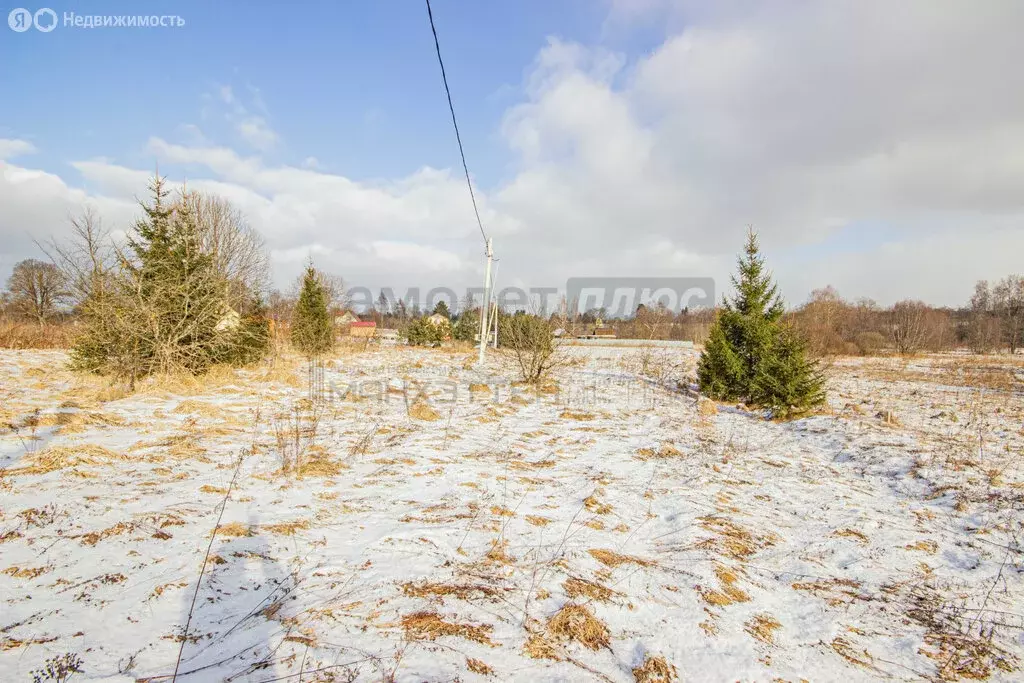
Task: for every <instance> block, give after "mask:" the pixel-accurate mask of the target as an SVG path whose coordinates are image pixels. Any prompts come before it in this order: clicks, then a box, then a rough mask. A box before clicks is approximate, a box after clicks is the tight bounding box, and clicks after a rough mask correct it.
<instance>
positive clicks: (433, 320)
mask: <svg viewBox="0 0 1024 683" xmlns="http://www.w3.org/2000/svg"><path fill="white" fill-rule="evenodd" d="M427 321H428V322H429V323H430V324H431V325H451V324H452V321H451V320H449V319H448V318H447V316H443V315H441V314H440V313H434V314H433V315H429V316H427Z"/></svg>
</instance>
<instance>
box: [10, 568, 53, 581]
mask: <svg viewBox="0 0 1024 683" xmlns="http://www.w3.org/2000/svg"><path fill="white" fill-rule="evenodd" d="M48 571H50V568H49V567H17V566H14V567H8V568H7V569H5V570H3V571H2V572H0V574H6V575H7V576H12V577H14V578H15V579H34V578H36V577H37V576H40V575H42V574H45V573H46V572H48Z"/></svg>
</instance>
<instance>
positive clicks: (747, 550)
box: [700, 515, 775, 560]
mask: <svg viewBox="0 0 1024 683" xmlns="http://www.w3.org/2000/svg"><path fill="white" fill-rule="evenodd" d="M700 523H701V526H702V527H704V528H705V529H707V530H708V531H712V532H714V533H715V534H716V535H717V537H716V538H713V539H709V540H708V541H705V542H704V543H703V544H702V545H704V546H712V547H717V548H718V549H719V550H721V551H722V552H724V553H725V554H726V555H728V556H730V557H733V558H735V559H738V560H744V559H747V558H749V557H750V556H751V555H753V554H754V553H756V552H757V551H758V550H760V549H761V548H763V547H767V546H770V545H773V544H774V543H775V537H774V536H772V535H771V534H767V535H765V536H761V537H755V536H754V535H753V534H752V533H751V532H750V531H748V530H747V529H744V528H743V527H742V526H740V525H739V524H737V523H736V522H733V521H732V520H730V519H728V518H726V517H720V516H715V515H708V516H705V517H701V518H700Z"/></svg>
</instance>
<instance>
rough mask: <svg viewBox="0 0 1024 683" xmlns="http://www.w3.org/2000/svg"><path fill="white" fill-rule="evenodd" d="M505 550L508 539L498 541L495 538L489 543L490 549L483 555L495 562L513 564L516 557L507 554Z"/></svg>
mask: <svg viewBox="0 0 1024 683" xmlns="http://www.w3.org/2000/svg"><path fill="white" fill-rule="evenodd" d="M507 550H508V541H498V540H497V539H496V540H495V541H494V542H493V543H491V549H490V550H488V551H487V554H486V555H485V556H484V557H485V558H486V559H487V560H488V561H490V562H493V563H495V564H515V561H516V558H514V557H512V556H511V555H509V554H508V552H507Z"/></svg>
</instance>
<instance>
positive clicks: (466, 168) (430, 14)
mask: <svg viewBox="0 0 1024 683" xmlns="http://www.w3.org/2000/svg"><path fill="white" fill-rule="evenodd" d="M427 16H428V17H430V30H431V32H433V34H434V48H435V49H436V50H437V63H438V64H440V65H441V80H442V81H444V92H445V94H446V95H448V110H449V111H450V112H451V113H452V126H454V127H455V139H456V141H458V143H459V156H460V157H462V170H463V171H465V172H466V187H468V188H469V198H470V199H471V200H472V201H473V213H474V214H475V215H476V224H477V227H479V228H480V234H481V235H483V237H484V242H487V233H485V232H484V224H483V223H482V222H480V211H479V210H478V209H477V208H476V195H474V194H473V183H472V182H470V180H469V166H467V165H466V153H465V152H464V151H463V150H462V136H461V135H459V122H458V121H456V120H455V106H454V105H452V91H451V90H449V89H448V76H446V75H445V72H444V61H443V60H442V59H441V44H440V43H439V42H438V41H437V29H436V28H434V13H433V12H431V11H430V0H427Z"/></svg>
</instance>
